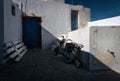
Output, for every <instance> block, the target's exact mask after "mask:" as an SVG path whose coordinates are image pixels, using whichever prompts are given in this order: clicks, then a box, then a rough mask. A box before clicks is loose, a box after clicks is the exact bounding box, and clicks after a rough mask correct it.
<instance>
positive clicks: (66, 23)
mask: <svg viewBox="0 0 120 81" xmlns="http://www.w3.org/2000/svg"><path fill="white" fill-rule="evenodd" d="M13 1H15V2H16V3H18V4H19V7H20V6H21V4H23V7H22V10H23V12H24V13H26V14H28V15H29V14H30V13H34V14H35V15H36V16H40V17H42V21H43V22H42V48H46V47H48V46H49V44H51V43H52V42H53V40H55V39H56V38H57V37H58V36H60V35H61V34H67V33H68V32H70V31H71V10H78V12H79V20H78V21H79V25H78V26H79V28H80V27H85V26H86V25H87V23H88V21H89V20H90V10H89V9H88V8H84V7H83V6H73V5H69V4H65V3H64V0H35V1H34V0H21V2H20V1H19V0H13ZM48 40H49V41H48Z"/></svg>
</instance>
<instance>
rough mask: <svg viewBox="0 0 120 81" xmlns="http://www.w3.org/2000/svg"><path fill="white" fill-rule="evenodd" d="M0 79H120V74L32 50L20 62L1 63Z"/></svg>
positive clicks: (79, 80)
mask: <svg viewBox="0 0 120 81" xmlns="http://www.w3.org/2000/svg"><path fill="white" fill-rule="evenodd" d="M0 81H120V75H119V74H118V73H116V72H113V71H94V72H89V71H87V70H86V69H82V68H79V69H78V68H76V67H74V66H73V65H72V64H65V63H64V62H63V60H62V58H61V57H60V56H54V55H52V53H51V52H50V51H49V50H31V51H29V52H28V53H27V54H26V55H25V56H24V57H23V58H22V59H21V60H20V62H19V63H13V64H9V65H0Z"/></svg>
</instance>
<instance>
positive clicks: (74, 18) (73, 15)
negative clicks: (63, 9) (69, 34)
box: [71, 10, 78, 31]
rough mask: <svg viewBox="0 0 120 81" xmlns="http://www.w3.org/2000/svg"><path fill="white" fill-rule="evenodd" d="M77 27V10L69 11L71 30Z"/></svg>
mask: <svg viewBox="0 0 120 81" xmlns="http://www.w3.org/2000/svg"><path fill="white" fill-rule="evenodd" d="M76 29H78V11H77V10H72V11H71V31H73V30H76Z"/></svg>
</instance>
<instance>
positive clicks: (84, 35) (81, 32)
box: [68, 27, 90, 52]
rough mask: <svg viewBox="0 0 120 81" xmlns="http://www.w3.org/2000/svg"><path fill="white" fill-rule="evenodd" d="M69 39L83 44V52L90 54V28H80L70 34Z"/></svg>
mask: <svg viewBox="0 0 120 81" xmlns="http://www.w3.org/2000/svg"><path fill="white" fill-rule="evenodd" d="M68 39H72V40H73V41H74V42H76V43H78V44H83V45H84V48H83V49H82V50H84V51H86V52H90V27H84V28H79V29H78V30H75V31H72V32H69V33H68Z"/></svg>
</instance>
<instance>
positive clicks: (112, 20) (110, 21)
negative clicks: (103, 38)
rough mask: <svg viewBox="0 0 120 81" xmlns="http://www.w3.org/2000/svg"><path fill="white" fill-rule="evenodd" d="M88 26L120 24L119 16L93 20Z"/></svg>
mask: <svg viewBox="0 0 120 81" xmlns="http://www.w3.org/2000/svg"><path fill="white" fill-rule="evenodd" d="M89 26H120V16H116V17H112V18H107V19H102V20H97V21H93V22H90V23H89Z"/></svg>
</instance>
